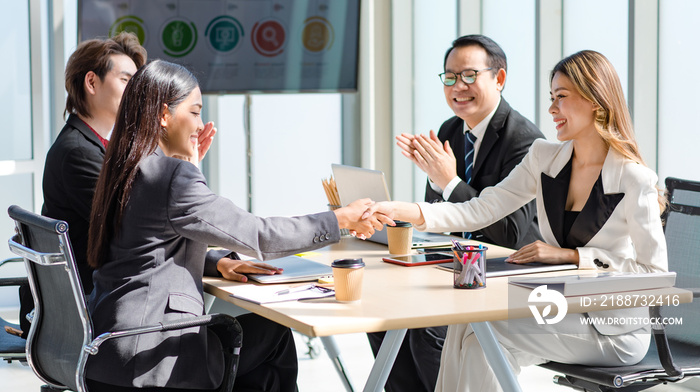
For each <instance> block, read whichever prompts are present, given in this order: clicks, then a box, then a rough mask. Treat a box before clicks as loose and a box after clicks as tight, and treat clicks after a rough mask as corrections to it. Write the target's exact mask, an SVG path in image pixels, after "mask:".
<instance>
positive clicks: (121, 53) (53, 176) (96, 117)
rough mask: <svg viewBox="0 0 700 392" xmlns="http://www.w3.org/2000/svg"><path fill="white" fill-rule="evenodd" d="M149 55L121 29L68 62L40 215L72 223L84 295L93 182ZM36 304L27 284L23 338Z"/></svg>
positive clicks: (95, 41) (89, 281)
mask: <svg viewBox="0 0 700 392" xmlns="http://www.w3.org/2000/svg"><path fill="white" fill-rule="evenodd" d="M146 56H147V54H146V49H145V48H144V47H143V46H141V45H140V44H139V40H138V38H136V36H135V35H133V34H130V33H121V34H118V35H116V36H114V37H113V38H108V39H93V40H88V41H85V42H82V43H80V45H78V47H77V48H76V49H75V52H73V54H72V55H71V56H70V58H69V59H68V63H67V64H66V71H65V86H66V92H67V93H68V97H67V98H66V109H65V111H64V115H65V113H68V114H69V116H68V119H67V120H66V125H65V126H64V127H63V129H62V130H61V132H60V133H59V135H58V137H57V138H56V141H55V142H54V144H53V145H52V146H51V148H50V149H49V152H48V153H47V155H46V163H45V165H44V177H43V191H44V205H43V207H42V209H41V214H42V215H45V216H48V217H50V218H54V219H61V220H64V221H66V222H68V227H69V230H70V232H69V235H70V239H71V245H72V247H73V254H74V256H75V261H76V264H77V267H78V272H79V274H80V281H81V283H82V285H83V291H85V293H86V294H89V293H90V292H91V291H92V286H93V285H92V269H91V268H90V267H89V266H88V264H87V254H86V252H87V239H88V223H89V221H90V209H91V207H92V196H93V194H94V192H95V184H96V183H97V177H98V176H99V175H100V170H101V169H102V161H103V160H104V156H105V151H106V148H107V137H108V136H109V133H110V132H111V131H112V127H114V122H115V121H116V117H117V110H118V109H119V102H120V101H121V98H122V93H123V92H124V88H125V87H126V84H127V82H128V81H129V79H131V76H133V75H134V74H135V73H136V70H137V69H138V68H140V67H141V66H143V65H144V64H145V63H146ZM33 308H34V302H33V300H32V295H31V292H30V291H29V287H28V286H22V287H20V326H21V327H22V337H25V338H26V337H27V333H28V332H29V326H30V324H29V322H28V321H27V319H26V317H25V316H26V314H27V313H28V312H30V311H31V310H32V309H33Z"/></svg>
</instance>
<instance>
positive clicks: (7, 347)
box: [0, 258, 27, 363]
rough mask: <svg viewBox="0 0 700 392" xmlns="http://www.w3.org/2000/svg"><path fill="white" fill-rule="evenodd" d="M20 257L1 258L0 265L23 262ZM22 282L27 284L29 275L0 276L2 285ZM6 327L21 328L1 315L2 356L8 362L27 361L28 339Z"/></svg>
mask: <svg viewBox="0 0 700 392" xmlns="http://www.w3.org/2000/svg"><path fill="white" fill-rule="evenodd" d="M22 261H23V260H22V259H20V258H12V259H6V260H0V267H1V266H3V265H6V264H8V263H12V262H22ZM22 284H27V277H26V276H22V277H12V278H0V286H17V287H19V286H21V285H22ZM5 327H10V328H13V329H15V330H19V329H20V326H19V325H18V324H14V323H11V322H9V321H7V320H5V319H3V318H2V317H0V358H2V359H3V360H4V361H6V362H7V363H12V361H20V362H22V363H26V361H27V354H26V353H25V351H24V350H25V347H26V345H27V341H26V340H24V339H22V338H20V337H19V336H16V335H12V334H10V333H7V332H6V331H5Z"/></svg>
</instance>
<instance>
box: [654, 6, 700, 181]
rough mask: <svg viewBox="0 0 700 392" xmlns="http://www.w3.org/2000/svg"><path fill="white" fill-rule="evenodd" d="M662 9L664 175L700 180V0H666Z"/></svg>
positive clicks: (660, 110) (661, 141) (661, 173)
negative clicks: (699, 67) (699, 148)
mask: <svg viewBox="0 0 700 392" xmlns="http://www.w3.org/2000/svg"><path fill="white" fill-rule="evenodd" d="M660 11H661V12H660V15H659V30H660V33H659V104H658V106H659V108H658V113H659V120H658V121H659V138H658V151H659V170H658V173H659V179H660V180H661V181H663V179H665V178H666V177H668V176H673V177H680V178H685V179H691V180H696V181H700V172H698V168H699V167H700V154H698V145H700V135H699V134H700V130H699V129H698V122H697V113H698V108H700V96H698V94H697V91H698V90H700V72H698V71H697V68H698V64H700V52H699V51H698V50H697V48H698V37H700V24H698V22H697V19H698V16H700V2H698V1H696V0H664V1H663V2H662V7H661V10H660ZM662 183H663V182H662Z"/></svg>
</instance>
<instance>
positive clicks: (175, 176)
mask: <svg viewBox="0 0 700 392" xmlns="http://www.w3.org/2000/svg"><path fill="white" fill-rule="evenodd" d="M201 110H202V95H201V92H200V89H199V86H198V83H197V80H196V79H195V77H194V76H193V75H192V74H191V73H190V72H189V71H187V70H186V69H185V68H184V67H182V66H179V65H176V64H172V63H168V62H165V61H154V62H152V63H150V64H148V65H146V66H145V67H143V68H142V69H141V70H139V71H138V72H137V73H136V74H135V75H134V76H133V78H132V79H131V81H130V82H129V84H128V85H127V87H126V90H125V92H124V96H123V99H122V102H121V105H120V110H119V113H118V116H117V122H116V124H115V127H114V132H113V134H112V138H111V140H110V143H109V148H108V150H107V153H106V156H105V163H104V167H103V169H102V172H101V173H100V177H99V180H98V183H97V187H96V192H95V198H94V201H93V208H92V215H91V219H90V236H89V246H88V262H89V263H90V265H91V266H92V267H93V268H95V269H96V271H95V273H94V276H93V280H94V283H95V290H94V291H93V293H92V296H91V297H90V300H89V308H90V311H91V314H92V318H93V322H94V326H95V330H96V333H98V334H99V333H102V332H104V331H108V330H122V329H127V328H131V327H138V326H142V325H151V324H154V323H157V322H161V321H174V320H178V319H181V318H184V317H189V316H191V315H201V314H203V313H204V304H203V294H202V275H203V274H208V275H217V274H221V275H223V276H225V277H236V276H238V277H240V276H241V275H240V273H245V272H249V271H250V268H252V267H251V266H249V265H246V263H245V262H243V261H240V260H233V259H235V258H236V257H235V253H234V254H233V256H234V257H232V258H223V259H222V258H221V256H222V254H221V253H216V252H209V254H207V245H216V246H221V247H224V248H227V249H230V250H232V251H234V252H240V253H243V254H246V255H249V256H254V257H257V258H258V259H261V260H265V259H271V258H277V257H281V256H286V255H290V254H294V253H298V252H302V251H307V250H311V249H316V248H320V247H322V246H326V245H328V244H331V243H334V242H337V241H339V239H340V230H339V228H349V229H351V230H353V231H356V232H357V233H359V234H362V235H367V234H368V235H371V234H372V233H373V232H374V228H380V227H381V225H382V223H381V222H380V221H378V220H376V219H374V220H372V221H361V220H360V216H361V215H362V213H363V212H364V210H365V209H366V208H367V205H368V204H369V203H370V201H369V200H361V201H357V202H354V203H352V204H350V205H348V206H347V207H344V208H340V209H338V210H335V211H333V212H330V211H328V212H323V213H318V214H313V215H306V216H298V217H292V218H280V217H273V218H259V217H256V216H254V215H252V214H250V213H248V212H246V211H244V210H242V209H240V208H238V207H237V206H235V205H234V204H233V203H232V202H231V201H230V200H227V199H225V198H223V197H219V196H217V195H215V194H214V193H213V192H212V191H211V190H210V189H209V188H208V187H207V185H206V181H205V178H204V176H203V175H202V173H201V172H200V171H199V169H198V168H197V167H196V166H195V165H194V164H192V163H190V162H188V160H189V161H191V162H197V161H198V155H199V154H200V153H204V152H206V151H200V149H199V148H198V135H199V133H200V132H201V131H202V130H203V128H204V124H203V123H202V119H201V117H200V113H201ZM175 157H177V158H180V159H177V158H175ZM268 268H269V269H268V270H267V272H268V273H279V272H280V271H275V270H274V269H273V267H268ZM239 322H240V323H241V325H242V327H243V332H244V333H243V348H242V350H241V355H240V363H239V369H238V375H237V377H236V382H235V386H236V389H237V390H238V389H244V390H258V391H294V390H295V389H296V375H297V362H296V350H295V347H294V341H293V339H292V338H291V333H290V331H289V329H288V328H284V327H281V326H279V325H277V324H275V323H273V322H270V321H267V320H265V319H264V318H262V317H259V316H256V315H244V316H241V317H239ZM109 343H110V344H105V345H103V346H102V347H101V348H100V352H99V353H98V354H97V355H96V356H95V357H94V358H91V359H90V361H88V368H87V376H88V379H89V381H90V383H91V384H89V385H91V386H92V387H95V388H94V389H97V390H119V391H123V390H131V389H133V388H148V387H167V388H173V389H175V390H179V389H190V390H191V389H197V390H212V389H215V388H217V387H218V386H219V385H220V383H221V381H222V377H223V362H222V352H221V345H220V343H219V341H218V339H217V338H216V337H215V336H214V335H212V334H208V333H207V330H206V328H201V329H199V328H194V329H188V330H184V331H173V332H168V333H159V334H147V335H142V336H139V337H134V338H122V339H115V340H113V341H110V342H109ZM91 389H93V388H91ZM94 389H93V390H94Z"/></svg>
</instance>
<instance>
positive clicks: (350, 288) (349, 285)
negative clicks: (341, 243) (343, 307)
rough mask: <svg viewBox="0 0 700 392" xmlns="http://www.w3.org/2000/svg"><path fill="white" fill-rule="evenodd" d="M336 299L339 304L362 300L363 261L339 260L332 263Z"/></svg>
mask: <svg viewBox="0 0 700 392" xmlns="http://www.w3.org/2000/svg"><path fill="white" fill-rule="evenodd" d="M331 267H332V268H333V282H334V285H335V299H336V300H337V301H339V302H356V301H359V300H360V299H361V298H362V276H363V275H364V272H365V263H364V262H363V261H362V259H338V260H334V261H333V263H331Z"/></svg>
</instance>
